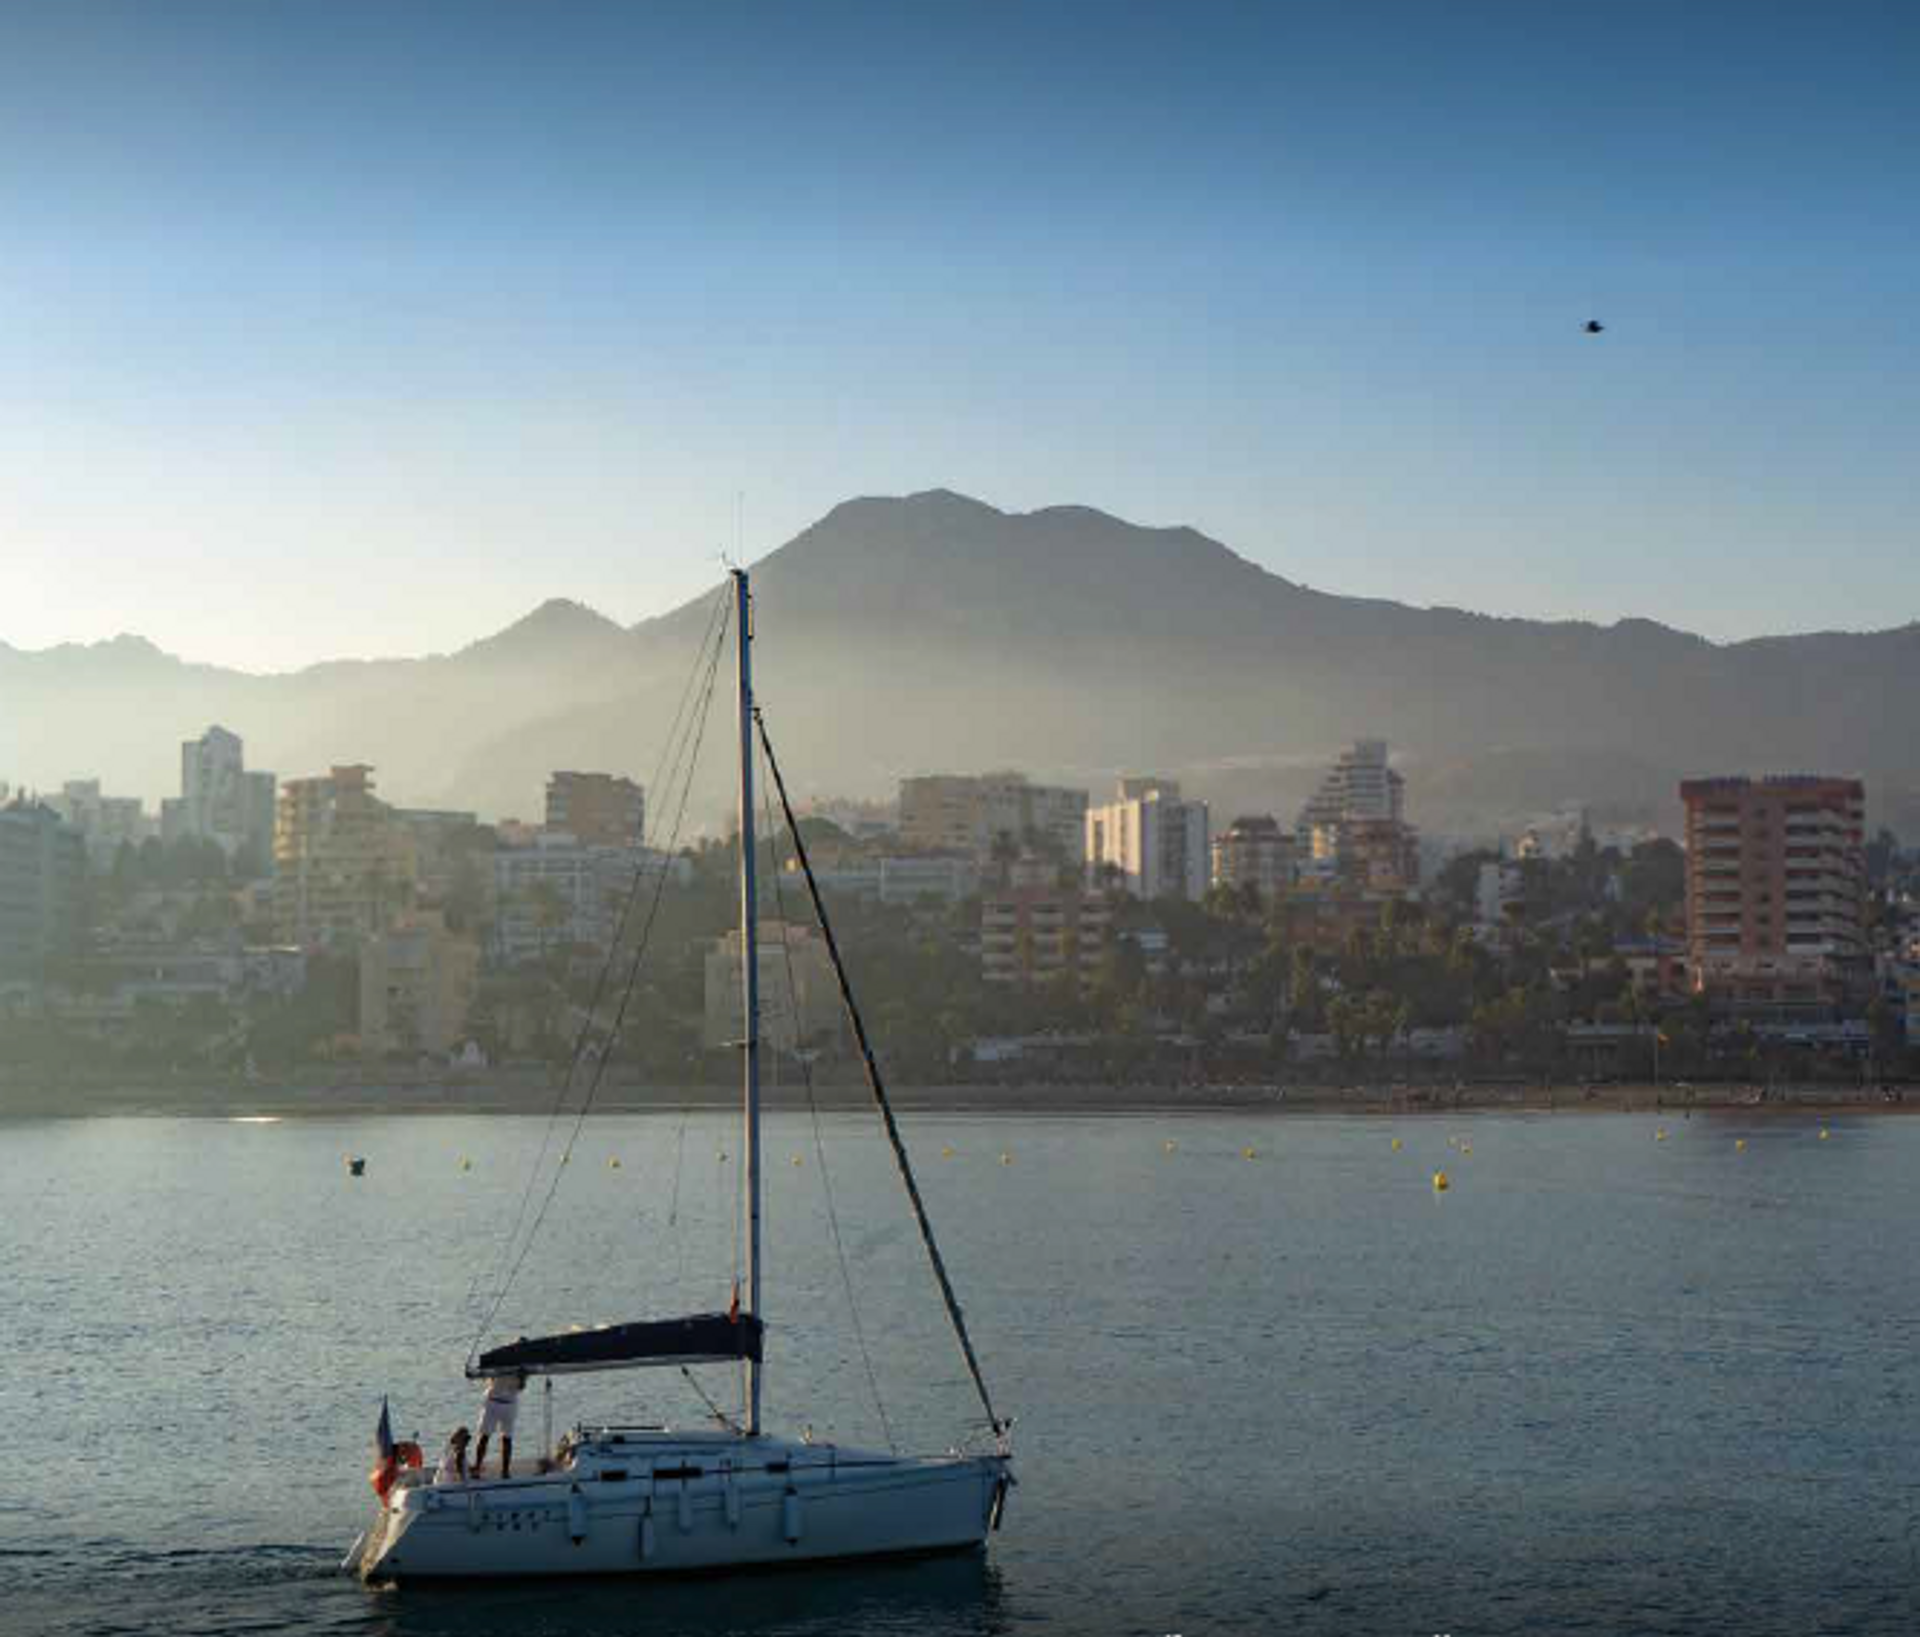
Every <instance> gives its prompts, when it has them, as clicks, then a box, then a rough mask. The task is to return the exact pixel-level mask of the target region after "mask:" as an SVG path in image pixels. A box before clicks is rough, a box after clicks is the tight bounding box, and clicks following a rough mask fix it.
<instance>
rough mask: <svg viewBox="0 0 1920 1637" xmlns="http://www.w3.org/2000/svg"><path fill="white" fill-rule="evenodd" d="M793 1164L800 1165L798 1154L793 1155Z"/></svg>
mask: <svg viewBox="0 0 1920 1637" xmlns="http://www.w3.org/2000/svg"><path fill="white" fill-rule="evenodd" d="M793 1163H794V1164H795V1165H798V1164H799V1163H800V1156H799V1155H798V1154H795V1155H794V1156H793Z"/></svg>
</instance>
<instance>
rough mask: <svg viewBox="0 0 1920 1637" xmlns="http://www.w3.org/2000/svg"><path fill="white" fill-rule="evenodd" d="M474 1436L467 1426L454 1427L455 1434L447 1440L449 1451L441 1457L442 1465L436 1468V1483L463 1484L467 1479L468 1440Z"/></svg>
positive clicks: (434, 1475) (434, 1474)
mask: <svg viewBox="0 0 1920 1637" xmlns="http://www.w3.org/2000/svg"><path fill="white" fill-rule="evenodd" d="M472 1436H473V1434H472V1433H470V1432H468V1431H467V1429H466V1428H465V1427H455V1428H454V1429H453V1436H452V1437H451V1438H449V1439H448V1440H447V1452H446V1454H444V1455H442V1456H441V1457H440V1465H439V1466H438V1467H436V1468H435V1469H434V1473H433V1481H434V1482H435V1483H437V1484H463V1483H465V1482H466V1481H467V1441H468V1440H469V1439H470V1438H472Z"/></svg>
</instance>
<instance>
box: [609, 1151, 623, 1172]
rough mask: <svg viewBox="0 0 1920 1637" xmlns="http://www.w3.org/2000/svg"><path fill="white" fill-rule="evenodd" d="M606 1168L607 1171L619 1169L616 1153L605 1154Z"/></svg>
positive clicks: (618, 1158)
mask: <svg viewBox="0 0 1920 1637" xmlns="http://www.w3.org/2000/svg"><path fill="white" fill-rule="evenodd" d="M607 1169H608V1170H609V1171H618V1170H619V1169H620V1156H619V1155H618V1154H609V1155H608V1156H607Z"/></svg>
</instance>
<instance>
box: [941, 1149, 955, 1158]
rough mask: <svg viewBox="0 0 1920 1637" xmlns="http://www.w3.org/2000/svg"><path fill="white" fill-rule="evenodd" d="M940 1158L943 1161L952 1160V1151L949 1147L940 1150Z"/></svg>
mask: <svg viewBox="0 0 1920 1637" xmlns="http://www.w3.org/2000/svg"><path fill="white" fill-rule="evenodd" d="M940 1157H941V1158H942V1159H943V1160H950V1159H952V1158H953V1149H952V1148H951V1147H947V1148H943V1149H941V1150H940Z"/></svg>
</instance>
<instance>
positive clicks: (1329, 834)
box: [1293, 739, 1420, 895]
mask: <svg viewBox="0 0 1920 1637" xmlns="http://www.w3.org/2000/svg"><path fill="white" fill-rule="evenodd" d="M1293 844H1294V856H1295V859H1296V862H1297V868H1298V869H1299V871H1300V874H1301V875H1302V876H1304V877H1308V878H1312V879H1317V880H1323V881H1334V880H1344V881H1347V882H1348V883H1350V884H1351V885H1354V886H1357V887H1359V888H1361V889H1362V890H1363V891H1366V892H1369V893H1373V894H1380V895H1395V894H1400V893H1405V892H1410V891H1412V890H1413V888H1414V887H1415V886H1417V885H1418V884H1419V880H1420V845H1419V836H1418V834H1417V832H1416V831H1415V830H1414V827H1413V826H1412V825H1411V824H1409V823H1407V820H1406V781H1405V780H1404V779H1403V778H1401V776H1400V775H1399V774H1398V773H1396V772H1395V771H1394V770H1393V769H1392V768H1391V767H1389V766H1388V765H1387V742H1386V740H1384V739H1356V740H1355V741H1354V742H1353V744H1352V745H1351V746H1349V747H1348V748H1347V749H1346V750H1343V751H1342V752H1341V753H1340V759H1339V760H1338V761H1337V762H1335V763H1334V765H1333V767H1332V768H1331V769H1330V770H1329V771H1328V773H1327V776H1326V777H1325V778H1324V779H1323V780H1322V781H1321V783H1320V788H1319V789H1318V790H1316V791H1315V792H1314V794H1313V796H1312V798H1311V799H1310V800H1309V801H1308V802H1307V804H1306V805H1305V806H1304V807H1302V808H1301V809H1300V817H1299V819H1298V820H1297V821H1296V822H1295V824H1294V830H1293Z"/></svg>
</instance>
